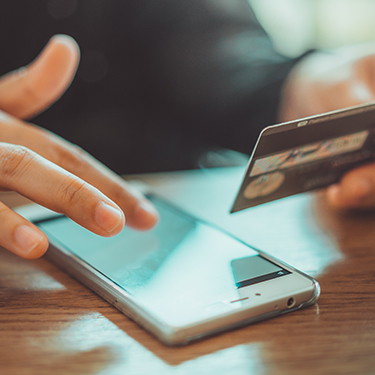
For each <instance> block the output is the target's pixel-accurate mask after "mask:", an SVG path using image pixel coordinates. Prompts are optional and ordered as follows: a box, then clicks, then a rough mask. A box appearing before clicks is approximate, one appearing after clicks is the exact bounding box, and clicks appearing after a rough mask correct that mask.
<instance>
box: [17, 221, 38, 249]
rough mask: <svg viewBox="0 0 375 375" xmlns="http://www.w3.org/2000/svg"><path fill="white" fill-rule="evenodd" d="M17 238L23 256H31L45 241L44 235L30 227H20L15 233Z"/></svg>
mask: <svg viewBox="0 0 375 375" xmlns="http://www.w3.org/2000/svg"><path fill="white" fill-rule="evenodd" d="M15 238H16V241H17V243H18V245H19V250H20V252H21V253H22V254H29V253H30V252H31V251H33V250H34V249H35V248H36V247H37V246H38V245H39V244H40V242H41V241H42V240H43V235H42V234H41V233H40V232H39V231H37V230H35V229H34V228H32V227H30V226H28V225H20V226H19V227H18V228H17V229H16V232H15Z"/></svg>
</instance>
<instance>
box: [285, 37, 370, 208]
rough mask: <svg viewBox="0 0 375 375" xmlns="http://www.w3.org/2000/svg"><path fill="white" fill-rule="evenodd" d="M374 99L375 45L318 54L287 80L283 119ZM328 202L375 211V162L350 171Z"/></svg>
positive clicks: (330, 191)
mask: <svg viewBox="0 0 375 375" xmlns="http://www.w3.org/2000/svg"><path fill="white" fill-rule="evenodd" d="M373 100H375V44H369V45H361V46H353V47H346V48H341V49H338V50H336V51H333V52H331V53H323V52H316V53H312V54H311V55H308V56H307V57H306V58H305V59H303V60H301V62H300V63H299V64H297V65H296V67H295V68H294V70H292V72H291V74H290V76H289V78H288V79H287V81H286V83H285V86H284V90H283V98H282V103H281V107H280V118H281V120H282V121H289V120H293V119H297V118H302V117H306V116H311V115H315V114H318V113H323V112H328V111H332V110H336V109H340V108H344V107H350V106H353V105H358V104H363V103H366V102H370V101H373ZM327 198H328V202H329V203H330V204H331V205H332V206H334V207H337V208H343V209H374V208H375V163H371V164H368V165H366V166H362V167H359V168H356V169H354V170H352V171H350V172H348V173H347V174H346V175H345V176H344V177H343V178H342V180H341V181H340V183H338V184H336V185H333V186H330V187H329V188H328V189H327Z"/></svg>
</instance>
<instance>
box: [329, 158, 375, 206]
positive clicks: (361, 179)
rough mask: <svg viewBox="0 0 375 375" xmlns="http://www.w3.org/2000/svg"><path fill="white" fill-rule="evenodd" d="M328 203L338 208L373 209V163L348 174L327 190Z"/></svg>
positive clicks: (374, 200)
mask: <svg viewBox="0 0 375 375" xmlns="http://www.w3.org/2000/svg"><path fill="white" fill-rule="evenodd" d="M327 197H328V201H329V203H330V204H331V205H332V206H335V207H338V208H353V209H373V208H375V163H371V164H367V165H364V166H362V167H359V168H356V169H353V170H352V171H350V172H348V173H347V174H346V175H345V176H344V177H343V178H342V179H341V181H340V183H339V184H336V185H333V186H331V187H329V188H328V190H327Z"/></svg>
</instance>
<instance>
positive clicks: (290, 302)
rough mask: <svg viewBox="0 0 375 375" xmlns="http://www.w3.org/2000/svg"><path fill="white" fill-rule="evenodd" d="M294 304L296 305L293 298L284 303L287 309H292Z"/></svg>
mask: <svg viewBox="0 0 375 375" xmlns="http://www.w3.org/2000/svg"><path fill="white" fill-rule="evenodd" d="M295 304H296V300H295V299H294V298H293V297H291V298H289V299H288V302H287V303H286V305H287V306H288V308H289V309H290V308H291V307H293V306H294V305H295Z"/></svg>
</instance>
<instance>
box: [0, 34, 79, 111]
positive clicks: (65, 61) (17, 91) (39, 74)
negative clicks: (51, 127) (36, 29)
mask: <svg viewBox="0 0 375 375" xmlns="http://www.w3.org/2000/svg"><path fill="white" fill-rule="evenodd" d="M79 56H80V52H79V47H78V45H77V43H76V42H75V40H74V39H73V38H71V37H70V36H67V35H55V36H54V37H52V38H51V39H50V41H49V42H48V44H47V45H46V47H45V48H44V50H43V51H42V52H41V53H40V55H39V56H38V57H37V58H36V59H35V60H34V61H33V62H32V63H31V64H30V65H28V66H26V67H23V68H20V69H17V70H15V71H13V72H10V73H8V74H6V75H5V76H3V77H1V78H0V109H1V110H3V111H4V112H7V113H9V114H11V115H13V116H15V117H18V118H29V117H32V116H34V115H36V114H38V113H40V112H42V111H44V110H45V109H46V108H48V107H49V106H50V105H51V104H53V103H54V102H55V101H57V100H58V99H59V98H60V97H61V95H62V94H63V93H64V92H65V90H66V89H67V88H68V87H69V85H70V84H71V82H72V80H73V78H74V75H75V72H76V70H77V67H78V63H79Z"/></svg>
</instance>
